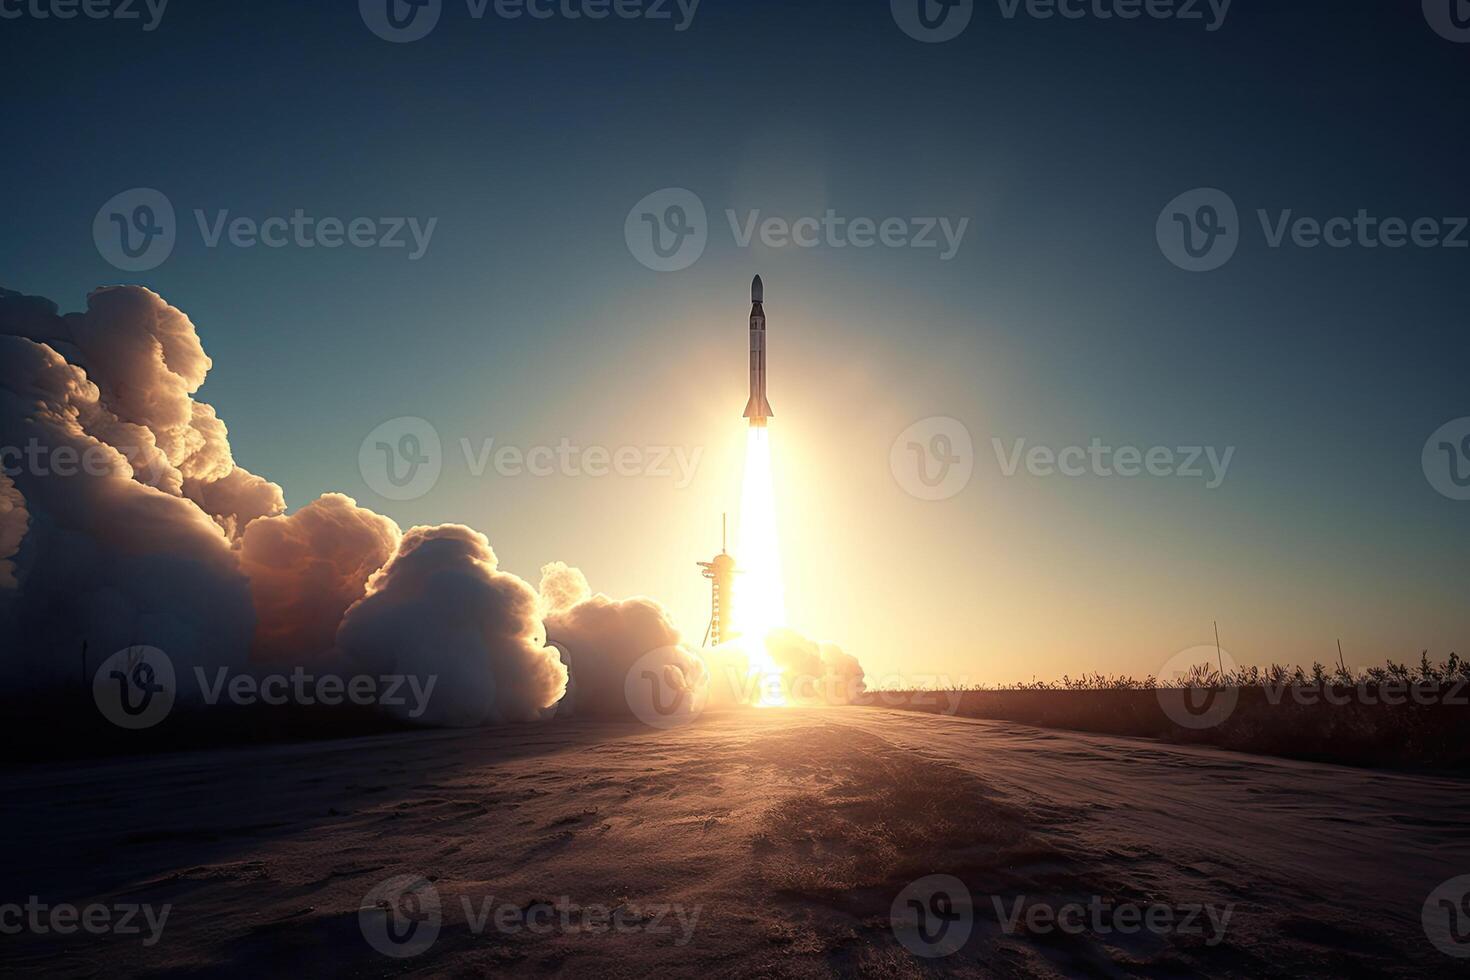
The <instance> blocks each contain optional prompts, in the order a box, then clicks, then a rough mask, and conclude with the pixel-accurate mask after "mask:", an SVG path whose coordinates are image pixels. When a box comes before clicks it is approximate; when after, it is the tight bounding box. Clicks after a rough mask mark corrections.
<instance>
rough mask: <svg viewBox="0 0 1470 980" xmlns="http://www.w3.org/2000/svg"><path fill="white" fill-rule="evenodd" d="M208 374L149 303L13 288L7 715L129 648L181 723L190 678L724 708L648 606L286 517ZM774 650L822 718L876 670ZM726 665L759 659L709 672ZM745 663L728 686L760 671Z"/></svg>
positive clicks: (460, 538)
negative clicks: (367, 679) (806, 683)
mask: <svg viewBox="0 0 1470 980" xmlns="http://www.w3.org/2000/svg"><path fill="white" fill-rule="evenodd" d="M210 368H211V362H210V359H209V357H208V356H207V355H206V354H205V352H204V348H203V346H202V345H201V344H200V342H199V337H198V334H197V332H196V330H195V328H194V324H193V323H192V322H191V321H190V320H189V318H188V317H187V316H185V315H184V314H183V313H182V312H180V311H179V310H177V309H175V308H173V307H172V306H169V305H168V304H167V303H166V302H164V300H163V299H162V298H161V297H159V296H158V295H156V294H155V293H152V292H150V291H149V290H147V289H142V288H136V287H114V288H107V289H100V290H98V291H96V292H94V293H92V294H91V295H90V296H89V297H88V303H87V311H86V312H85V313H74V314H68V315H65V316H62V315H59V314H58V312H57V308H56V306H55V305H54V304H52V303H50V302H49V301H47V300H43V299H39V298H36V297H26V296H21V295H20V294H18V293H13V292H9V291H6V290H3V289H0V452H3V454H4V455H3V459H0V462H3V473H0V635H3V636H5V638H6V643H5V645H4V648H3V650H0V669H3V670H4V671H5V673H6V675H7V679H8V681H9V683H8V684H7V687H6V690H7V691H8V692H10V693H11V694H12V695H20V696H25V695H26V694H27V693H28V692H48V691H49V692H55V691H57V690H59V689H62V688H64V687H75V686H76V685H78V684H79V683H82V684H85V683H88V682H89V681H90V675H89V671H95V670H96V668H97V667H98V666H99V665H100V663H101V662H102V661H103V660H104V659H106V658H107V657H109V656H110V655H111V654H113V653H114V652H116V651H118V650H121V649H123V648H125V647H132V646H135V645H145V646H151V647H157V648H159V649H161V650H163V651H164V652H165V653H166V654H167V655H168V656H169V657H170V658H171V659H172V661H173V663H174V667H175V676H176V677H177V678H178V680H179V685H180V689H179V691H178V694H179V697H180V699H181V701H183V702H184V703H186V704H188V703H190V702H197V700H198V697H199V691H198V690H197V688H196V687H195V678H196V676H198V675H197V674H196V668H199V669H202V670H203V672H204V674H205V676H206V677H207V678H211V679H212V678H215V677H217V676H218V673H217V668H219V667H227V668H231V669H232V670H234V671H236V672H252V671H260V670H264V671H281V670H284V669H285V668H287V667H290V668H295V667H298V666H300V667H304V668H308V669H311V670H314V671H320V672H322V673H324V674H328V673H330V674H337V675H343V676H345V675H349V674H350V675H354V676H355V675H359V674H366V675H373V676H378V677H382V676H385V675H394V676H407V677H412V678H414V679H415V680H416V681H417V685H416V686H417V688H418V689H419V690H422V691H426V692H432V693H431V694H430V696H429V697H428V700H427V702H415V703H414V704H412V705H410V706H405V707H404V709H403V711H404V712H409V711H410V708H412V709H413V712H412V713H410V717H411V718H412V720H413V721H415V722H418V723H427V724H441V725H456V726H467V725H479V724H487V723H499V722H515V721H531V720H535V719H537V718H542V717H546V716H547V715H548V714H551V713H553V712H554V713H557V714H560V713H562V712H566V713H573V712H575V713H576V714H579V715H587V716H596V717H626V716H628V715H629V714H630V713H631V714H637V712H636V711H634V710H633V709H632V706H631V705H630V704H629V696H628V694H627V691H626V689H625V684H626V682H627V681H628V678H629V677H631V676H633V675H634V673H635V670H634V668H635V667H636V668H637V672H638V673H639V674H640V676H644V677H646V676H648V675H650V674H651V675H652V676H654V677H656V678H659V679H661V683H662V684H663V685H664V687H666V688H667V689H668V690H671V691H674V692H678V693H691V692H696V691H698V692H700V693H701V695H703V694H704V693H705V692H707V691H708V689H709V682H710V674H711V672H712V670H711V668H710V667H707V666H706V662H705V660H703V659H702V658H701V656H700V655H699V654H696V653H695V652H694V651H693V650H691V649H690V648H689V647H688V646H687V645H685V644H684V642H683V639H682V637H681V636H680V634H679V631H678V630H677V629H676V628H675V627H674V625H673V623H672V622H671V621H670V619H669V617H668V615H667V613H666V612H665V611H664V609H663V608H662V607H661V606H659V604H658V603H656V602H654V601H653V600H651V599H643V598H637V599H628V600H625V601H615V600H612V599H609V598H607V597H606V596H602V595H593V594H592V592H591V589H590V587H589V585H588V582H587V579H586V577H585V576H584V575H583V574H582V573H581V572H580V571H578V570H577V569H575V568H572V567H570V566H568V565H565V564H563V563H561V562H553V563H552V564H549V565H547V566H545V567H544V568H543V569H542V576H541V582H540V589H539V592H538V591H536V590H533V589H532V588H531V587H530V586H529V585H528V584H527V583H525V582H524V581H522V580H521V579H519V578H517V577H516V576H514V575H511V574H509V573H506V572H504V571H501V570H500V568H499V567H498V562H497V559H496V556H495V553H494V551H493V550H492V549H491V547H490V543H489V542H488V541H487V540H486V539H485V537H484V536H483V535H481V534H479V533H478V532H476V531H473V530H471V529H469V528H466V527H460V526H456V525H446V526H443V527H420V528H414V529H412V530H410V531H409V532H407V534H404V533H402V532H401V531H400V530H399V528H398V526H397V525H396V524H395V523H394V522H393V521H392V520H389V519H388V518H386V517H382V516H380V515H378V514H375V513H373V512H372V511H370V510H367V509H365V508H363V507H360V506H359V505H358V504H357V503H356V502H354V501H353V500H351V499H350V498H348V497H345V496H342V495H339V494H326V495H324V496H323V497H321V498H320V499H319V500H317V501H315V502H314V503H312V504H310V505H308V506H306V507H304V508H302V509H301V510H300V511H298V512H296V513H295V514H291V515H289V516H288V515H286V507H285V501H284V496H283V494H282V491H281V488H280V487H278V486H276V485H275V484H274V483H271V482H269V481H268V480H265V479H263V478H262V477H259V476H256V475H255V474H253V473H250V472H248V471H247V470H245V469H243V468H241V467H240V466H238V465H237V464H236V463H235V460H234V458H233V455H232V453H231V450H230V445H229V433H228V431H227V429H226V427H225V425H224V422H223V421H222V420H221V419H220V418H219V417H218V416H217V415H216V413H215V411H214V409H213V408H212V407H210V406H209V405H206V404H204V403H202V402H198V401H195V399H194V395H195V394H196V393H197V392H198V391H199V389H200V387H201V386H202V385H203V384H204V381H205V379H206V377H207V375H208V372H209V370H210ZM770 643H771V645H770V646H769V655H770V656H771V657H772V658H774V659H775V660H776V662H777V663H779V664H781V665H782V667H783V670H784V676H789V677H790V678H792V679H793V684H794V683H795V681H796V679H798V678H800V677H806V676H815V677H820V678H822V683H821V686H820V691H821V695H820V696H819V698H818V700H823V701H828V702H830V701H832V700H833V698H832V697H831V696H830V694H829V693H828V692H830V691H833V690H838V691H846V690H850V689H851V687H852V683H853V681H854V680H856V683H857V684H858V686H859V689H860V685H861V679H862V669H861V668H860V667H859V666H858V665H857V662H856V661H855V660H853V659H852V658H851V657H848V656H847V655H846V654H843V653H842V652H841V651H840V650H837V648H835V647H831V646H828V645H822V644H814V643H811V642H810V641H807V640H804V639H802V638H801V637H799V636H797V635H796V634H782V635H780V636H778V637H774V638H773V639H772V640H771V641H770ZM552 644H555V645H554V646H553V645H552ZM726 655H728V656H729V657H731V658H733V659H732V660H731V663H735V662H736V661H737V660H739V658H740V657H743V652H741V651H738V650H736V651H734V652H731V651H730V650H725V651H724V652H723V653H721V652H716V653H715V654H712V655H710V656H711V661H710V663H711V665H712V666H713V665H714V664H717V663H720V662H721V661H720V659H719V658H720V657H721V656H726ZM737 666H738V667H739V668H740V669H739V670H738V671H736V672H735V673H734V674H731V675H730V676H732V677H733V676H736V675H743V674H744V673H746V668H748V658H747V659H746V660H744V661H742V662H740V663H739V664H737ZM569 671H570V676H569ZM727 673H729V672H728V671H727ZM737 683H738V682H737ZM569 684H570V693H569V694H568V696H567V698H566V700H565V701H564V702H563V703H561V704H560V705H559V704H558V700H559V699H561V698H562V696H563V694H564V693H566V692H568V690H569ZM798 693H800V692H799V691H798ZM741 697H743V698H744V699H745V700H744V702H743V703H749V701H750V691H749V689H748V687H742V688H741V689H738V690H736V691H735V693H734V694H732V696H731V699H732V700H734V701H737V702H739V701H740V698H741ZM424 709H426V710H424Z"/></svg>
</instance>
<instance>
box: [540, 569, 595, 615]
mask: <svg viewBox="0 0 1470 980" xmlns="http://www.w3.org/2000/svg"><path fill="white" fill-rule="evenodd" d="M539 591H540V593H541V608H542V609H543V610H544V611H545V612H546V614H547V615H551V614H552V613H563V612H566V611H567V610H569V609H571V608H572V607H573V606H575V605H576V604H577V603H579V602H581V601H583V600H584V599H589V598H591V597H592V586H591V585H589V584H588V583H587V576H586V575H583V574H582V570H581V569H580V568H573V567H572V566H570V565H568V564H567V563H566V562H564V561H554V562H551V563H550V564H548V565H542V566H541V588H540V589H539Z"/></svg>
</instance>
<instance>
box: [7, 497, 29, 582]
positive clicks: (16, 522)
mask: <svg viewBox="0 0 1470 980" xmlns="http://www.w3.org/2000/svg"><path fill="white" fill-rule="evenodd" d="M30 523H31V515H30V514H28V513H27V512H26V498H25V497H23V496H21V493H20V490H19V488H17V487H16V485H15V482H14V481H13V480H11V479H10V477H9V476H7V475H5V473H3V472H0V589H14V588H15V587H16V586H17V585H19V584H20V583H19V582H17V581H16V578H15V562H13V561H10V559H11V558H14V557H15V555H16V552H18V551H20V542H21V540H22V539H23V538H24V537H25V536H26V528H27V527H29V526H30Z"/></svg>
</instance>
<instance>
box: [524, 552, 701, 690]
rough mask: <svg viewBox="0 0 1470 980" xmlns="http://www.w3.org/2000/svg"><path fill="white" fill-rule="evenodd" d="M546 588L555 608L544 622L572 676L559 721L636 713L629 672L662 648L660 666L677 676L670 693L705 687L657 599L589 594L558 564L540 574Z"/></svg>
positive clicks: (583, 582)
mask: <svg viewBox="0 0 1470 980" xmlns="http://www.w3.org/2000/svg"><path fill="white" fill-rule="evenodd" d="M541 590H542V596H541V598H542V602H543V604H545V605H547V606H548V607H550V608H552V609H555V610H556V611H554V612H552V613H551V614H550V615H548V616H547V618H546V634H547V637H548V638H549V639H550V641H551V642H553V643H555V644H556V645H557V646H558V647H560V648H562V649H563V650H565V651H566V657H567V664H568V669H569V671H570V674H571V688H570V690H569V692H568V696H567V699H566V700H565V701H563V703H562V704H561V705H559V706H558V707H557V715H558V717H563V716H568V715H576V716H578V717H598V718H625V717H631V716H633V708H632V706H631V705H630V704H629V703H628V699H627V696H626V693H625V687H624V685H625V682H626V680H627V677H628V672H629V671H630V670H632V669H633V667H634V665H635V664H638V663H639V662H640V660H641V659H642V658H643V657H644V656H645V655H647V654H650V653H652V652H654V651H662V655H661V660H662V663H661V664H660V665H659V666H662V667H663V668H664V669H665V670H666V671H675V672H676V673H677V675H678V676H677V677H675V678H674V679H673V680H674V683H672V684H671V687H672V688H674V689H676V690H695V689H702V688H703V687H705V686H706V685H707V684H708V675H707V673H706V671H705V667H704V663H703V662H702V661H701V660H700V658H699V656H698V654H696V653H695V652H694V651H693V650H690V649H689V648H688V647H687V646H685V645H684V639H683V637H682V636H681V635H680V633H679V630H678V628H677V627H675V626H674V624H673V622H672V621H671V620H670V619H669V617H668V613H667V612H665V610H664V608H663V607H662V606H660V605H659V604H658V603H657V602H655V601H654V600H652V599H647V598H635V599H625V600H622V601H618V600H615V599H609V598H608V597H607V596H605V595H588V592H589V591H590V589H588V587H587V579H586V577H585V576H583V575H582V573H581V572H580V571H578V570H577V569H575V568H568V567H567V566H566V565H563V564H561V563H560V562H557V563H555V564H553V565H548V566H546V568H544V569H542V579H541ZM643 666H649V665H648V664H647V663H646V662H645V663H644V664H643Z"/></svg>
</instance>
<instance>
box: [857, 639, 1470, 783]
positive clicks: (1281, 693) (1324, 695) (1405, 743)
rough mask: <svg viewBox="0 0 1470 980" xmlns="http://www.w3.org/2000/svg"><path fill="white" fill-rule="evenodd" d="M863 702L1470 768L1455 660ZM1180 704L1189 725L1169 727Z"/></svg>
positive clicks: (1382, 763) (1468, 709) (1469, 698)
mask: <svg viewBox="0 0 1470 980" xmlns="http://www.w3.org/2000/svg"><path fill="white" fill-rule="evenodd" d="M894 695H897V697H894ZM1171 698H1172V699H1173V700H1172V702H1171V701H1170V699H1171ZM1232 698H1233V700H1231V699H1232ZM873 703H875V704H882V705H887V706H890V707H903V708H908V709H912V710H917V711H930V712H939V713H953V714H956V715H960V716H963V717H971V718H990V719H996V720H1005V721H1015V722H1021V723H1024V724H1030V725H1037V726H1041V727H1047V728H1065V729H1072V730H1075V731H1086V732H1097V733H1101V734H1109V735H1127V736H1140V737H1146V738H1158V739H1165V740H1168V741H1172V742H1179V743H1194V744H1202V745H1213V746H1217V747H1220V748H1226V749H1232V750H1236V751H1242V752H1255V753H1258V754H1262V755H1274V756H1281V757H1286V758H1296V759H1310V760H1316V761H1323V762H1335V763H1341V764H1344V765H1355V766H1371V767H1381V768H1445V769H1470V661H1466V660H1462V659H1461V658H1460V657H1459V656H1458V655H1457V654H1454V653H1451V654H1450V655H1449V657H1448V658H1447V659H1445V660H1443V661H1438V662H1436V661H1434V660H1431V658H1430V657H1429V654H1428V653H1427V652H1426V653H1424V654H1422V655H1421V656H1420V660H1419V663H1418V664H1407V663H1397V662H1394V661H1392V660H1390V661H1388V662H1387V663H1386V664H1385V665H1383V666H1381V667H1368V668H1364V669H1360V670H1353V669H1351V668H1348V667H1346V666H1343V665H1340V664H1339V665H1337V666H1336V667H1332V668H1329V667H1327V666H1326V665H1324V664H1321V663H1314V664H1313V665H1312V666H1311V668H1310V669H1306V668H1302V667H1287V666H1283V665H1280V664H1273V665H1271V666H1269V667H1266V668H1261V667H1242V668H1239V669H1236V670H1227V671H1224V672H1222V671H1221V670H1220V669H1219V667H1218V666H1217V665H1214V664H1197V665H1195V666H1193V667H1192V668H1190V669H1189V670H1188V671H1187V672H1186V673H1185V674H1184V675H1183V676H1181V677H1176V678H1168V679H1160V678H1158V677H1154V676H1148V677H1145V678H1143V679H1141V680H1140V679H1138V678H1134V677H1129V676H1114V675H1108V674H1100V673H1099V674H1084V675H1083V676H1081V677H1075V678H1074V677H1070V676H1064V677H1062V679H1061V680H1058V681H1034V682H1030V683H1023V684H1011V685H1005V686H999V687H982V686H972V685H967V686H960V687H957V688H954V689H950V690H928V691H917V690H915V691H904V692H884V693H883V694H882V695H880V697H879V698H878V699H875V701H874V702H873ZM1166 703H1170V704H1171V706H1173V707H1174V708H1175V710H1174V711H1173V712H1172V713H1171V711H1169V710H1166V709H1165V705H1166ZM1179 705H1187V706H1189V707H1188V708H1187V710H1188V711H1189V712H1190V715H1189V716H1188V720H1189V721H1190V722H1191V723H1192V724H1180V723H1179V721H1178V720H1176V719H1177V718H1178V717H1180V711H1179V710H1178V707H1177V706H1179ZM1210 711H1213V712H1214V714H1209V713H1208V712H1210Z"/></svg>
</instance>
